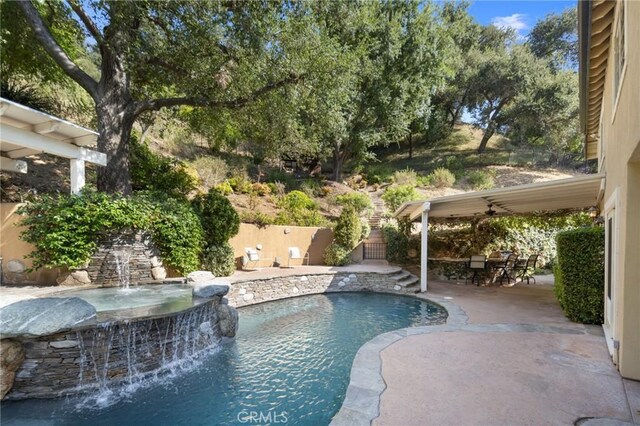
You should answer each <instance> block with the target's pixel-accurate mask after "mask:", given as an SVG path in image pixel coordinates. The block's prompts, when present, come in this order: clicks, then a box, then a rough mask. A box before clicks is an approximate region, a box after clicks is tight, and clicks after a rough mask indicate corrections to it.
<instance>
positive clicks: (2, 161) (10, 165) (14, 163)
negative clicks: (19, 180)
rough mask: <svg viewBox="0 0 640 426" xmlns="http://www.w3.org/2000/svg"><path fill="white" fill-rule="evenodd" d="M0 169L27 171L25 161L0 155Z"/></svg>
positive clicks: (4, 170) (16, 171)
mask: <svg viewBox="0 0 640 426" xmlns="http://www.w3.org/2000/svg"><path fill="white" fill-rule="evenodd" d="M0 170H2V171H3V172H14V173H27V162H26V161H22V160H13V159H11V158H7V157H0Z"/></svg>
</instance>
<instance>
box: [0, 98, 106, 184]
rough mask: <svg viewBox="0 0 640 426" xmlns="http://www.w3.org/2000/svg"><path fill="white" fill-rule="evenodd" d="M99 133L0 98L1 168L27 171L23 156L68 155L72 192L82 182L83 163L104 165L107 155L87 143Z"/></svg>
mask: <svg viewBox="0 0 640 426" xmlns="http://www.w3.org/2000/svg"><path fill="white" fill-rule="evenodd" d="M97 138H98V134H97V133H96V132H94V131H92V130H89V129H86V128H84V127H81V126H78V125H76V124H74V123H71V122H69V121H66V120H63V119H61V118H58V117H54V116H52V115H49V114H45V113H43V112H40V111H36V110H34V109H32V108H29V107H26V106H24V105H21V104H18V103H16V102H12V101H10V100H8V99H4V98H0V170H2V171H7V172H14V173H27V163H26V161H24V160H22V159H23V158H24V157H28V156H30V155H34V154H40V153H47V154H52V155H56V156H59V157H64V158H68V159H69V162H70V174H71V176H70V187H71V193H72V194H77V193H78V192H80V190H81V189H82V188H83V187H84V185H85V163H86V162H89V163H93V164H97V165H99V166H106V165H107V155H106V154H104V153H102V152H98V151H96V150H93V149H89V148H88V147H90V146H94V145H96V141H97Z"/></svg>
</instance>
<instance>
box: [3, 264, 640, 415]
mask: <svg viewBox="0 0 640 426" xmlns="http://www.w3.org/2000/svg"><path fill="white" fill-rule="evenodd" d="M398 269H399V268H398V267H394V266H389V265H386V264H385V263H384V262H382V263H375V262H374V263H368V264H360V265H351V266H347V267H339V268H338V267H323V266H304V267H296V268H291V269H287V268H263V269H260V270H256V271H238V272H236V273H235V274H234V275H233V276H232V277H230V278H229V279H228V281H230V282H231V283H234V282H239V281H245V280H260V279H269V278H274V277H282V276H295V275H314V274H327V273H344V272H348V273H351V272H353V273H358V272H378V273H392V272H394V271H397V270H398ZM412 272H414V273H415V272H416V271H412ZM65 290H69V291H75V290H78V288H77V287H67V288H65V287H57V286H53V287H0V306H3V305H6V304H9V303H13V302H15V301H18V300H22V299H25V298H33V297H43V296H49V295H52V294H54V293H60V292H61V291H65ZM417 297H420V298H425V299H429V300H433V301H435V302H437V303H440V304H442V305H443V306H444V307H445V308H446V309H447V311H448V312H449V318H448V320H447V324H445V325H439V326H425V327H415V328H409V329H403V330H397V331H393V332H390V333H385V334H382V335H380V336H377V337H376V338H374V339H372V340H371V341H370V342H368V343H367V344H365V345H364V346H363V347H362V348H361V349H360V351H359V352H358V354H357V355H356V358H355V359H354V363H353V368H352V371H351V378H350V379H351V382H350V385H349V388H348V390H347V394H346V397H345V400H344V403H343V406H342V408H341V410H340V411H339V413H338V414H337V415H336V417H335V418H334V421H333V424H336V425H343V424H344V425H349V426H351V425H359V424H362V425H369V424H375V425H394V426H395V425H399V426H404V425H414V424H416V425H417V424H420V425H456V426H458V425H491V426H493V425H528V424H532V425H539V424H544V425H547V424H550V425H555V424H573V423H574V422H575V421H576V420H578V419H579V418H583V417H597V418H603V417H604V418H612V419H618V421H619V422H633V421H635V422H636V423H637V424H640V411H639V410H640V382H634V381H629V380H622V379H621V378H620V375H619V374H618V372H617V370H616V369H615V366H614V365H613V364H612V362H611V359H610V357H609V355H608V352H607V349H606V344H605V341H604V336H603V333H602V328H601V327H599V326H584V325H581V324H576V323H572V322H571V321H569V320H567V319H566V318H565V317H564V315H563V314H562V311H561V310H560V307H559V306H558V304H557V302H556V299H555V296H554V294H553V286H552V280H550V279H549V277H546V279H544V278H542V279H541V277H538V284H531V285H526V284H521V283H519V284H516V285H515V286H513V287H498V286H490V287H476V286H474V285H464V283H455V282H439V281H430V282H429V288H428V292H427V293H426V294H418V295H417ZM598 422H600V423H598ZM582 424H584V425H597V424H600V425H605V424H607V425H609V424H627V423H603V421H602V420H590V421H587V422H585V423H582Z"/></svg>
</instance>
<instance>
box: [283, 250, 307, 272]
mask: <svg viewBox="0 0 640 426" xmlns="http://www.w3.org/2000/svg"><path fill="white" fill-rule="evenodd" d="M287 251H288V253H289V260H288V261H287V268H291V261H292V260H302V265H303V266H304V261H305V260H306V261H307V265H309V252H306V253H305V254H304V256H303V255H302V254H301V253H300V249H299V248H298V247H289V249H288V250H287Z"/></svg>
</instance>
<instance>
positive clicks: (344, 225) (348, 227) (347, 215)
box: [333, 207, 362, 249]
mask: <svg viewBox="0 0 640 426" xmlns="http://www.w3.org/2000/svg"><path fill="white" fill-rule="evenodd" d="M361 236H362V223H361V222H360V217H359V216H358V214H357V213H356V211H355V209H353V208H352V207H347V208H345V209H344V210H342V214H340V217H339V218H338V222H337V223H336V227H335V229H334V230H333V240H334V242H335V243H336V244H338V245H340V246H342V247H345V248H347V249H353V248H354V247H355V246H357V245H358V243H359V242H360V237H361Z"/></svg>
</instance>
